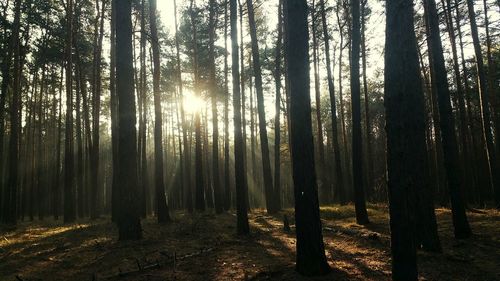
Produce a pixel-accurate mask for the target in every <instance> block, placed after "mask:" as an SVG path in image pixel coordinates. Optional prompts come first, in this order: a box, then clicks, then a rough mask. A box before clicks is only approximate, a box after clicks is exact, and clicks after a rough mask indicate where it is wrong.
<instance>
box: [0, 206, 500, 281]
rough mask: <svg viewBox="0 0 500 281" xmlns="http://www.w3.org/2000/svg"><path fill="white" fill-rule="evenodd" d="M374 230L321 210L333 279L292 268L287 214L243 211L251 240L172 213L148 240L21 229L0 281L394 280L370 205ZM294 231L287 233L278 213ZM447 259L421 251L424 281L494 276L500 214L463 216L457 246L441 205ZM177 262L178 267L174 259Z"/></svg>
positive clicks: (92, 230) (381, 228)
mask: <svg viewBox="0 0 500 281" xmlns="http://www.w3.org/2000/svg"><path fill="white" fill-rule="evenodd" d="M368 207H369V210H368V212H369V215H370V219H371V222H372V223H371V224H369V225H367V226H358V225H356V223H355V219H354V208H353V206H343V207H340V206H331V207H322V209H321V211H322V219H323V227H324V232H323V235H324V240H325V246H326V251H327V259H328V261H329V263H330V265H331V267H332V268H333V270H332V273H331V274H330V275H328V276H324V277H321V278H313V279H308V278H304V277H301V276H299V275H298V274H297V273H295V271H294V261H295V254H294V253H295V234H294V226H293V213H292V210H285V211H283V212H282V213H280V214H279V215H277V216H269V215H267V214H266V213H265V212H264V211H262V210H253V211H252V213H251V214H250V215H249V219H250V224H251V232H252V234H251V235H249V236H247V237H238V236H237V235H236V234H235V232H236V229H235V225H236V216H235V214H234V213H227V214H223V215H218V216H216V215H214V214H209V213H207V214H195V215H186V214H184V213H178V212H177V213H174V214H173V217H174V222H173V223H171V224H167V225H158V224H156V223H155V220H154V219H153V218H150V219H147V220H143V228H144V239H143V240H141V241H136V242H118V241H117V229H116V227H115V226H114V225H113V224H112V223H111V222H110V221H109V218H102V219H100V220H97V221H89V220H82V221H79V222H78V223H75V224H71V225H63V224H62V222H60V221H53V220H46V221H43V222H38V221H35V222H32V223H28V222H24V223H19V225H18V226H17V228H16V229H14V230H8V229H5V228H4V229H0V280H2V281H4V280H6V281H10V280H18V281H19V280H24V281H28V280H88V281H91V280H96V281H97V280H138V281H139V280H141V281H142V280H144V281H146V280H390V274H391V261H390V260H391V257H390V237H389V225H388V214H387V207H385V206H382V205H369V206H368ZM284 214H287V216H288V217H289V218H290V220H291V225H292V230H291V232H285V231H284V230H283V216H284ZM437 215H438V223H439V234H440V237H441V241H442V244H443V249H444V251H443V254H431V253H425V252H419V254H418V258H419V273H420V279H421V280H440V281H441V280H473V281H490V280H491V281H494V280H500V266H499V265H500V234H499V230H500V212H498V211H494V210H487V211H484V212H469V214H468V215H469V219H470V223H471V226H472V228H473V231H474V233H475V235H474V237H473V238H472V239H469V240H461V241H459V240H455V239H454V238H453V231H452V225H451V213H450V211H449V210H446V209H438V210H437ZM174 256H175V257H176V258H175V262H174Z"/></svg>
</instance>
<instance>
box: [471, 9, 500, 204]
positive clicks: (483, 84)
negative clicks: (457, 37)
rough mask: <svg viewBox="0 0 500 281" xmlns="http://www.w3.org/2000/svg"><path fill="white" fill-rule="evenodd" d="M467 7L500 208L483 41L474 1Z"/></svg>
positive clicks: (485, 134) (499, 177)
mask: <svg viewBox="0 0 500 281" xmlns="http://www.w3.org/2000/svg"><path fill="white" fill-rule="evenodd" d="M466 2H467V9H468V12H469V20H470V27H471V34H472V42H473V45H474V54H475V56H476V64H477V65H476V66H477V74H478V84H479V100H480V108H481V129H482V138H483V140H484V141H483V142H485V143H486V147H484V149H485V151H486V155H487V159H488V164H489V167H488V170H489V176H490V178H491V183H492V185H493V190H494V191H495V204H496V206H497V208H500V173H498V163H497V160H496V154H495V146H494V143H493V130H492V128H491V114H490V105H489V95H490V93H488V87H487V81H486V74H485V70H484V63H483V54H482V50H481V43H480V41H479V35H478V31H477V23H476V14H475V12H474V1H472V0H467V1H466ZM491 94H493V93H491Z"/></svg>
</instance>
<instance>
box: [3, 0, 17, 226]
mask: <svg viewBox="0 0 500 281" xmlns="http://www.w3.org/2000/svg"><path fill="white" fill-rule="evenodd" d="M20 18H21V1H20V0H16V2H15V10H14V23H13V28H12V36H11V40H12V42H13V44H12V46H13V53H14V55H13V57H14V68H13V72H14V75H13V76H14V79H13V87H12V98H11V105H10V128H11V129H10V139H9V154H8V158H7V161H8V162H7V163H9V173H8V175H7V184H6V187H5V190H6V195H5V198H4V208H5V210H4V212H2V213H4V215H3V222H4V223H7V224H13V225H15V224H16V221H17V207H18V206H17V196H18V195H17V192H18V172H19V130H18V127H19V126H20V122H21V120H20V107H21V77H20V75H21V69H20V68H21V61H20V60H21V58H20V42H19V41H20V40H19V29H20V21H21V20H20Z"/></svg>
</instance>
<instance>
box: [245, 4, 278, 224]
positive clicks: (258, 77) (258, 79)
mask: <svg viewBox="0 0 500 281" xmlns="http://www.w3.org/2000/svg"><path fill="white" fill-rule="evenodd" d="M246 2H247V10H248V22H249V25H250V37H251V39H252V57H253V70H254V75H255V89H256V94H257V110H258V115H259V133H260V148H261V154H262V159H261V162H262V172H263V176H264V191H265V195H266V209H267V212H268V213H270V214H273V213H276V212H277V209H276V208H275V206H274V204H273V203H274V202H273V201H274V200H273V198H274V192H273V176H272V173H271V160H270V158H269V140H268V137H267V121H266V113H265V112H266V109H265V104H264V89H263V87H262V70H261V65H260V51H259V43H258V38H257V28H256V26H255V14H254V7H253V3H252V0H246ZM252 133H253V132H252Z"/></svg>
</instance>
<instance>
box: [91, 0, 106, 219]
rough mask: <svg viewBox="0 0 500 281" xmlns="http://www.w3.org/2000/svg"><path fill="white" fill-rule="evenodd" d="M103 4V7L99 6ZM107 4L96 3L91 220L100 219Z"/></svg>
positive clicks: (103, 2)
mask: <svg viewBox="0 0 500 281" xmlns="http://www.w3.org/2000/svg"><path fill="white" fill-rule="evenodd" d="M99 4H101V7H100V6H99ZM105 8H106V2H105V1H104V0H102V1H101V2H99V0H97V1H96V12H97V18H96V26H95V46H94V69H93V72H92V73H93V75H92V76H93V81H92V99H93V106H92V139H93V142H92V144H93V146H92V149H91V151H90V158H91V160H90V161H91V165H90V167H91V171H90V173H91V176H90V178H91V183H90V193H91V195H90V218H91V219H96V218H98V217H99V214H100V211H99V208H100V204H99V199H100V198H99V191H100V190H101V188H100V180H99V142H100V141H99V135H100V134H99V128H100V111H101V54H102V40H103V37H104V9H105Z"/></svg>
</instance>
